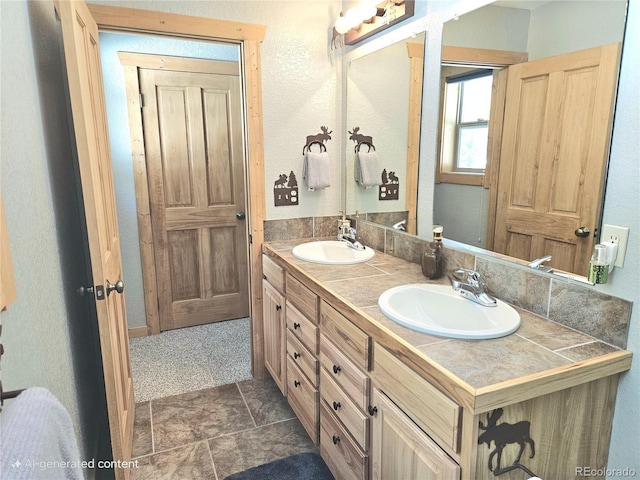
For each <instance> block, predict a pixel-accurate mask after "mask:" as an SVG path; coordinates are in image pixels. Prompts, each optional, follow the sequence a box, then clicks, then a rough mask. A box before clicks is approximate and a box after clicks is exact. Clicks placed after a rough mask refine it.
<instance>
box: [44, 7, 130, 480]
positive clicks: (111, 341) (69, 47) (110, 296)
mask: <svg viewBox="0 0 640 480" xmlns="http://www.w3.org/2000/svg"><path fill="white" fill-rule="evenodd" d="M56 7H57V9H58V14H59V16H60V19H61V23H62V34H63V40H64V53H65V60H66V66H67V75H68V82H69V94H70V98H71V107H72V113H73V123H74V130H75V136H76V147H77V151H78V164H79V169H80V178H81V184H82V195H83V199H84V208H85V213H86V215H85V217H86V222H87V235H88V241H89V251H90V255H91V268H92V274H93V279H92V280H93V285H94V286H95V291H96V292H97V293H96V311H97V315H98V329H99V332H100V347H101V354H102V363H103V369H104V381H105V391H106V396H107V410H108V415H109V428H110V432H111V446H112V450H113V458H114V459H115V460H122V461H128V460H130V459H131V446H132V440H133V416H134V400H133V382H132V378H131V364H130V360H129V337H128V333H127V320H126V313H125V303H124V302H125V298H124V294H122V293H117V292H116V291H113V292H110V293H108V288H107V287H108V284H109V283H111V284H115V283H116V282H117V281H118V280H121V279H122V277H123V276H122V264H121V257H120V242H119V237H118V223H117V217H116V208H115V198H114V188H113V178H112V173H111V154H110V151H109V138H108V133H107V124H106V111H105V105H104V92H103V90H102V85H103V83H102V71H101V67H100V50H99V45H98V28H97V25H96V23H95V21H94V20H93V18H92V17H91V14H90V13H89V10H88V9H87V6H86V5H85V3H84V2H82V1H74V2H59V3H58V4H57V5H56ZM101 289H102V292H103V293H100V291H101ZM105 290H106V291H105ZM115 473H116V478H118V479H126V478H128V477H129V471H128V470H126V469H123V468H116V469H115Z"/></svg>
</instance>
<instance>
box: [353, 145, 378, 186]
mask: <svg viewBox="0 0 640 480" xmlns="http://www.w3.org/2000/svg"><path fill="white" fill-rule="evenodd" d="M355 179H356V183H357V184H358V185H360V186H361V187H364V188H368V187H374V186H377V185H382V169H381V168H380V161H379V160H378V154H377V153H376V152H375V151H374V152H358V153H357V154H356V164H355Z"/></svg>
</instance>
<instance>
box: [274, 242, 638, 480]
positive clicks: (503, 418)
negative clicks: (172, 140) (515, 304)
mask: <svg viewBox="0 0 640 480" xmlns="http://www.w3.org/2000/svg"><path fill="white" fill-rule="evenodd" d="M298 243H302V242H301V241H298V242H296V241H289V242H278V243H271V244H264V245H263V272H264V280H263V282H264V283H263V287H264V288H263V293H264V342H265V344H264V351H265V364H266V367H267V369H268V371H269V372H270V373H271V375H272V376H273V378H274V380H275V381H276V383H277V384H278V386H279V388H280V389H281V391H282V393H283V395H286V396H287V398H288V401H289V404H290V405H291V407H292V408H293V410H294V411H295V413H296V415H297V416H298V418H299V419H300V421H301V423H302V424H303V425H304V427H305V429H306V430H307V432H308V433H309V435H310V437H311V438H312V439H313V441H314V442H316V444H318V445H319V448H320V452H321V455H322V457H323V458H324V460H325V462H326V463H327V465H328V466H329V468H330V469H331V471H332V472H333V474H334V476H335V477H336V478H337V479H369V478H371V479H399V478H407V479H409V478H416V479H417V478H419V479H437V480H447V479H451V480H454V479H455V480H480V479H490V478H495V475H494V472H495V471H498V472H504V473H501V474H500V475H499V478H504V479H513V480H519V479H523V478H529V477H530V476H531V475H529V474H528V473H526V472H527V471H529V472H532V473H535V474H536V475H538V476H540V477H541V478H543V479H546V480H549V479H560V478H562V479H571V478H582V476H581V475H580V474H579V472H580V471H581V470H579V469H580V468H590V469H592V470H594V469H599V468H604V467H606V463H607V456H608V449H609V443H610V434H611V423H612V417H613V408H614V404H615V397H616V390H617V384H618V376H619V374H620V373H621V372H624V371H626V370H628V369H629V368H630V366H631V352H629V351H626V350H621V349H618V348H616V347H613V346H610V345H608V344H606V343H603V342H600V341H598V340H597V339H595V338H592V337H589V336H587V335H585V334H582V333H580V332H576V331H574V330H571V329H568V328H566V327H563V326H561V325H559V324H557V323H554V322H550V321H548V320H546V319H544V318H541V317H538V316H537V315H534V314H532V313H529V312H527V311H524V310H519V313H520V315H521V318H522V325H521V327H520V329H519V330H518V331H517V332H515V333H513V334H511V335H508V336H506V337H503V338H498V339H491V340H479V341H469V340H453V339H446V338H440V337H435V336H431V335H427V334H423V333H419V332H414V331H412V330H408V329H406V328H404V327H402V326H400V325H397V324H395V323H394V322H392V321H390V320H389V319H387V318H386V317H384V315H382V313H380V311H379V310H378V308H377V305H376V301H377V298H378V296H379V295H380V294H381V293H382V292H383V291H384V290H386V289H388V288H390V287H393V286H398V285H403V284H408V283H426V282H429V280H428V279H426V278H425V277H424V276H423V275H422V273H421V271H420V267H419V266H418V265H417V264H413V263H411V262H407V261H405V260H402V259H399V258H396V257H393V256H390V255H386V254H384V253H380V252H376V255H375V257H374V258H373V259H371V260H370V261H368V262H366V263H360V264H357V265H320V264H314V263H308V262H304V261H302V260H299V259H297V258H295V257H294V256H293V255H292V254H291V250H292V248H293V247H294V246H295V245H297V244H298ZM435 282H437V283H448V280H442V279H441V280H437V281H435ZM513 464H516V465H521V467H518V466H516V467H513ZM594 478H598V477H594Z"/></svg>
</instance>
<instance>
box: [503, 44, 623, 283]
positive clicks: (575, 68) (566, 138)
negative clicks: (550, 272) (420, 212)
mask: <svg viewBox="0 0 640 480" xmlns="http://www.w3.org/2000/svg"><path fill="white" fill-rule="evenodd" d="M619 48H620V46H619V44H612V45H604V46H602V47H596V48H591V49H588V50H582V51H579V52H574V53H569V54H564V55H558V56H555V57H550V58H546V59H541V60H535V61H532V62H528V63H522V64H518V65H514V66H511V67H509V72H508V81H507V95H506V102H505V116H504V130H503V136H502V139H503V143H502V150H501V155H500V172H499V179H498V186H497V188H498V193H497V198H498V201H497V210H496V230H495V237H494V238H495V240H494V250H495V251H496V252H499V253H505V254H507V255H510V256H513V257H517V258H521V259H524V260H533V259H535V258H538V257H542V256H544V255H549V254H551V255H553V260H552V261H551V262H549V265H551V266H553V267H555V268H557V269H561V270H566V271H569V272H574V273H577V274H581V275H585V274H586V269H587V265H588V262H589V258H590V255H591V251H592V248H593V245H594V242H595V240H596V239H595V237H593V236H590V237H586V238H582V237H578V236H576V235H575V233H574V232H575V230H576V229H577V228H579V227H581V226H586V227H588V228H589V229H590V230H591V231H592V232H594V231H595V229H596V227H597V224H598V221H599V216H600V212H601V209H602V202H601V199H602V190H603V188H604V178H605V174H606V165H607V161H608V154H609V143H608V142H609V137H610V133H611V127H612V121H613V105H614V97H615V89H616V80H617V71H618V67H617V65H618V57H619Z"/></svg>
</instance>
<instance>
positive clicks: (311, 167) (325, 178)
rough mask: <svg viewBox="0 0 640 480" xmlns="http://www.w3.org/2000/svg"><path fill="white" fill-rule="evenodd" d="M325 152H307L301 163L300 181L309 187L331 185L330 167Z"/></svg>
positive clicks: (327, 155)
mask: <svg viewBox="0 0 640 480" xmlns="http://www.w3.org/2000/svg"><path fill="white" fill-rule="evenodd" d="M330 163H331V162H330V160H329V154H328V153H327V152H322V153H316V152H308V153H307V154H306V155H305V156H304V163H303V164H302V181H303V183H304V186H305V187H307V188H309V189H312V188H313V189H316V188H327V187H329V186H331V175H330V172H331V169H330Z"/></svg>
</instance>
